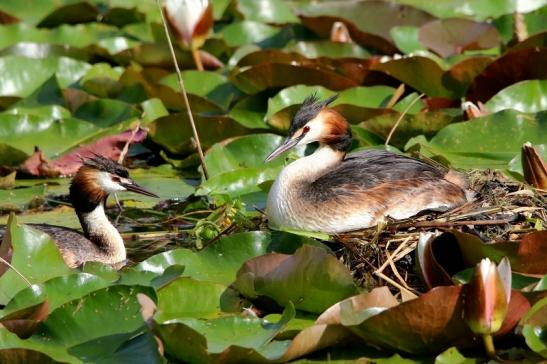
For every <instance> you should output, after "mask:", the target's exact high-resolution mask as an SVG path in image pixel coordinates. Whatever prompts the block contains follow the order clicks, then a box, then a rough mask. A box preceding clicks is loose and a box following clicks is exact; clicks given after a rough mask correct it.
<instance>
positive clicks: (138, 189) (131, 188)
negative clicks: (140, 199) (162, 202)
mask: <svg viewBox="0 0 547 364" xmlns="http://www.w3.org/2000/svg"><path fill="white" fill-rule="evenodd" d="M120 184H121V185H122V186H123V187H125V189H126V190H128V191H131V192H135V193H140V194H141V195H145V196H150V197H156V198H159V197H160V196H158V195H156V194H155V193H153V192H150V191H148V190H145V189H144V188H143V187H141V186H139V185H138V184H136V183H135V182H133V181H131V182H130V183H120Z"/></svg>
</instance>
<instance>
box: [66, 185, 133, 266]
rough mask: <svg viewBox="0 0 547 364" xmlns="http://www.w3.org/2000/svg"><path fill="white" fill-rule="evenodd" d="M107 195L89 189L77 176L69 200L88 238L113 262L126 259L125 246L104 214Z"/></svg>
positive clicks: (100, 191) (95, 189) (71, 187)
mask: <svg viewBox="0 0 547 364" xmlns="http://www.w3.org/2000/svg"><path fill="white" fill-rule="evenodd" d="M107 198H108V194H106V193H105V192H103V191H102V190H99V189H97V188H91V187H90V184H89V183H88V181H85V180H81V179H79V178H78V175H77V176H76V177H75V178H74V180H73V182H72V184H71V186H70V199H71V201H72V205H73V206H74V210H75V211H76V215H78V219H79V220H80V224H81V226H82V229H83V231H84V236H85V237H86V238H88V239H89V240H90V241H91V242H92V243H93V244H95V246H97V248H98V249H99V250H100V251H101V252H103V253H104V254H105V255H108V256H110V257H111V258H112V259H111V260H112V261H113V262H121V261H124V260H125V259H126V251H125V245H124V243H123V239H122V236H121V235H120V233H119V231H118V229H116V228H115V227H114V225H112V223H111V222H110V221H109V220H108V217H107V216H106V214H105V210H104V207H105V203H106V199H107Z"/></svg>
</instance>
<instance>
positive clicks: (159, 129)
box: [0, 112, 250, 154]
mask: <svg viewBox="0 0 547 364" xmlns="http://www.w3.org/2000/svg"><path fill="white" fill-rule="evenodd" d="M194 121H195V122H196V129H197V131H198V135H199V137H200V140H201V144H202V146H203V148H207V147H209V146H211V145H213V144H214V143H217V142H219V141H221V140H223V139H226V138H229V137H232V136H237V135H244V134H249V132H250V130H248V129H247V128H245V127H244V126H242V125H240V124H239V123H237V122H236V121H235V120H233V119H230V118H228V117H223V116H202V115H194ZM148 128H149V129H150V133H149V135H150V137H151V138H152V140H153V141H154V142H156V143H158V144H160V145H162V146H164V147H165V148H166V149H167V150H169V151H170V152H172V153H179V154H188V153H190V152H191V151H193V150H194V149H195V148H194V147H193V146H192V142H191V140H190V138H192V137H193V133H192V128H191V126H190V121H189V120H188V114H187V113H186V112H184V113H176V114H170V115H168V116H164V117H162V118H159V119H156V120H154V121H153V122H151V123H150V124H148ZM0 141H1V139H0Z"/></svg>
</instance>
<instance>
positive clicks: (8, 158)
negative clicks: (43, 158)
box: [0, 142, 28, 167]
mask: <svg viewBox="0 0 547 364" xmlns="http://www.w3.org/2000/svg"><path fill="white" fill-rule="evenodd" d="M27 158H28V154H27V153H25V152H23V151H21V150H19V149H17V148H14V147H12V146H11V145H7V144H4V143H2V142H0V165H3V166H9V167H15V166H17V165H19V164H21V163H23V162H24V161H25V160H26V159H27Z"/></svg>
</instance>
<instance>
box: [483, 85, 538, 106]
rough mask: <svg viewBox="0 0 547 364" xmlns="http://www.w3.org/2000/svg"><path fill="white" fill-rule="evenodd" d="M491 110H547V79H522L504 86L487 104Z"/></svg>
mask: <svg viewBox="0 0 547 364" xmlns="http://www.w3.org/2000/svg"><path fill="white" fill-rule="evenodd" d="M485 106H486V108H487V109H488V111H490V112H493V113H494V112H498V111H500V110H505V109H515V110H518V111H521V112H528V113H533V112H539V111H543V110H547V81H546V80H528V81H521V82H518V83H515V84H514V85H511V86H509V87H506V88H504V89H503V90H501V91H500V92H498V93H497V94H496V95H494V97H492V98H491V99H490V100H488V102H487V103H486V104H485Z"/></svg>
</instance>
